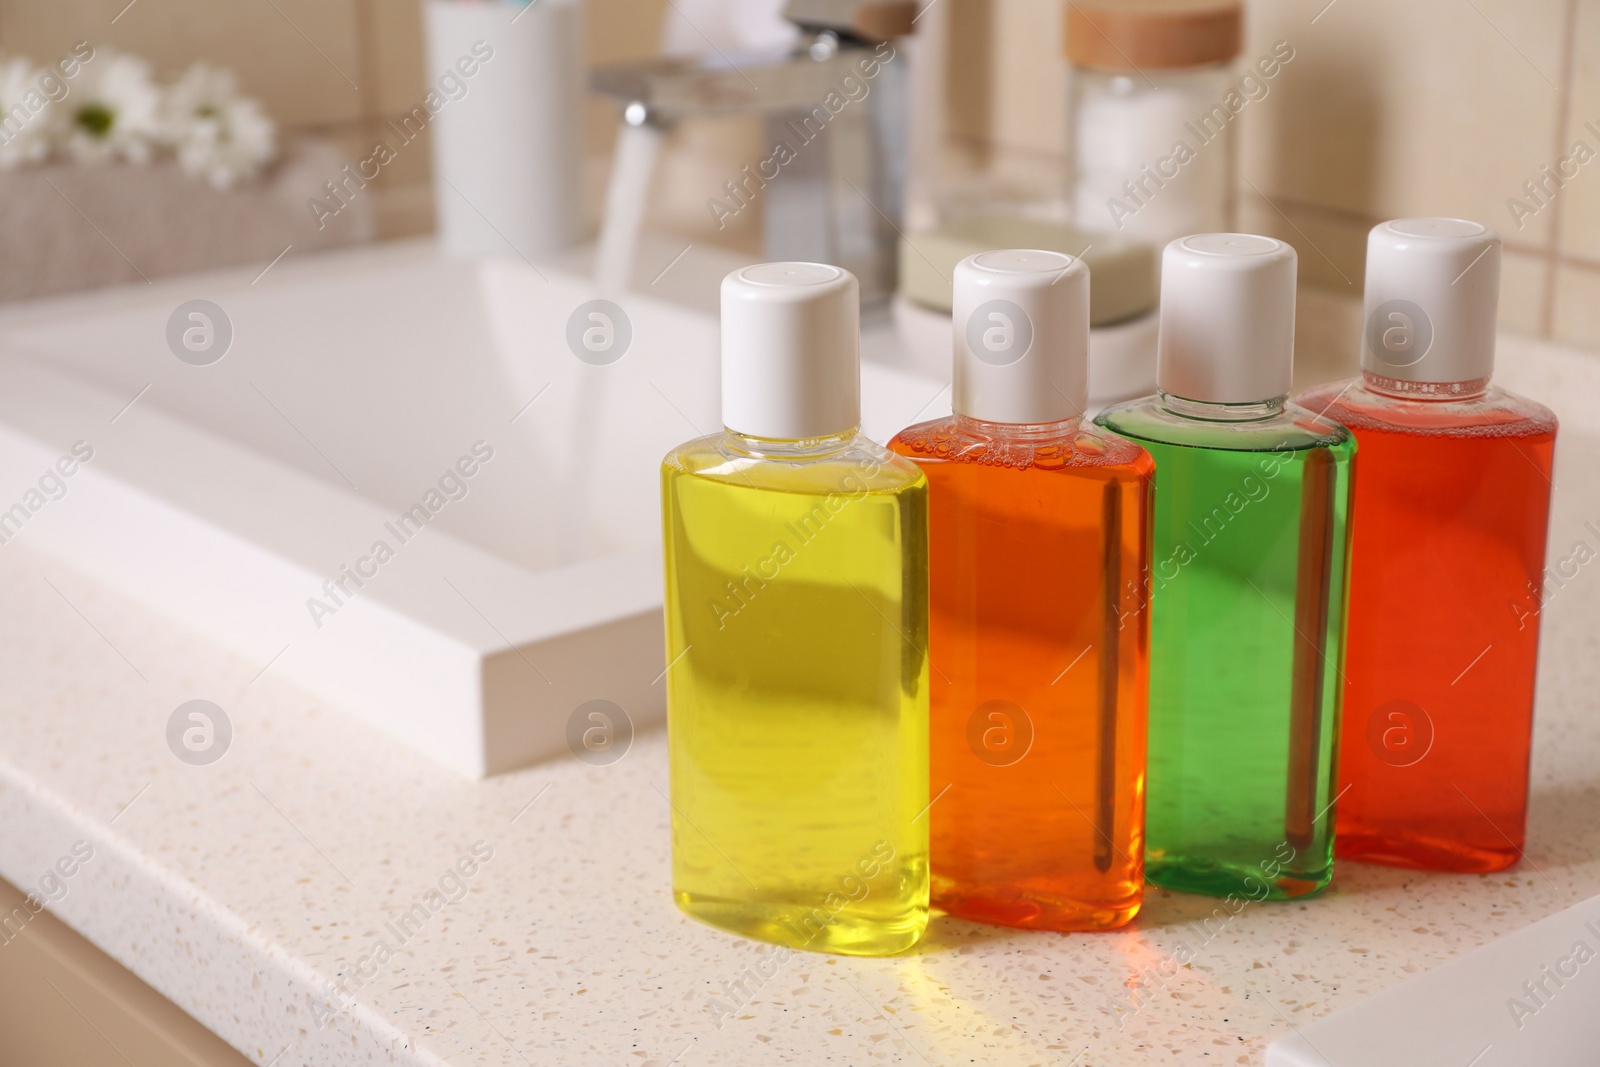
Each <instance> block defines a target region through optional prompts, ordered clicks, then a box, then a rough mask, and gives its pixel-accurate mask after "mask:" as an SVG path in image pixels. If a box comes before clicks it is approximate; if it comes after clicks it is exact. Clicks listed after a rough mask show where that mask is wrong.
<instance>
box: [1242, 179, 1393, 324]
mask: <svg viewBox="0 0 1600 1067" xmlns="http://www.w3.org/2000/svg"><path fill="white" fill-rule="evenodd" d="M1234 225H1235V226H1236V227H1237V228H1238V229H1240V230H1242V231H1244V232H1245V233H1259V234H1265V235H1266V236H1268V237H1276V238H1278V239H1279V240H1280V241H1287V242H1288V243H1289V244H1291V245H1293V246H1294V250H1295V252H1296V253H1297V254H1298V255H1299V257H1300V284H1301V285H1302V286H1307V285H1314V286H1321V287H1322V288H1324V289H1331V290H1334V291H1335V292H1337V293H1339V294H1341V295H1346V296H1355V297H1356V298H1358V299H1359V298H1360V296H1361V283H1362V278H1363V277H1364V274H1365V267H1366V258H1367V231H1368V230H1369V229H1371V228H1372V227H1371V225H1370V224H1369V223H1367V222H1366V220H1364V219H1361V218H1356V217H1352V216H1349V215H1344V214H1341V213H1338V212H1331V211H1327V210H1323V209H1319V208H1314V207H1308V206H1306V205H1302V204H1296V203H1292V202H1290V201H1287V200H1284V199H1281V198H1278V197H1273V198H1272V199H1271V200H1270V201H1268V200H1266V199H1264V198H1263V197H1260V196H1257V195H1255V194H1254V193H1249V192H1246V193H1241V194H1240V196H1239V198H1238V201H1237V204H1236V206H1235V211H1234Z"/></svg>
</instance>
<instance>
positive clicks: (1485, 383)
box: [1361, 368, 1489, 400]
mask: <svg viewBox="0 0 1600 1067" xmlns="http://www.w3.org/2000/svg"><path fill="white" fill-rule="evenodd" d="M1361 382H1362V384H1363V385H1365V386H1366V387H1367V388H1368V389H1370V390H1372V391H1373V392H1374V393H1381V394H1383V395H1384V396H1391V397H1396V398H1398V399H1401V400H1472V399H1474V398H1476V397H1480V396H1482V395H1483V394H1484V393H1486V392H1488V391H1489V376H1488V375H1487V374H1486V375H1484V376H1483V377H1482V378H1471V379H1468V380H1467V381H1464V382H1408V381H1406V380H1405V379H1403V378H1389V377H1385V376H1384V375H1382V374H1376V373H1374V372H1372V371H1370V370H1366V369H1364V368H1363V370H1362V371H1361Z"/></svg>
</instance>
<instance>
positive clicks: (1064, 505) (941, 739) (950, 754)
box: [889, 251, 1154, 930]
mask: <svg viewBox="0 0 1600 1067" xmlns="http://www.w3.org/2000/svg"><path fill="white" fill-rule="evenodd" d="M953 297H954V299H953V304H954V317H955V368H954V394H953V396H954V400H953V404H952V406H953V408H954V411H955V414H954V415H952V416H951V417H949V418H944V419H936V420H934V421H932V422H925V423H921V424H919V425H916V426H912V427H910V428H909V429H907V430H904V431H902V432H901V433H900V434H899V435H898V436H896V437H895V439H894V440H893V441H891V442H890V444H889V447H890V448H891V449H892V450H894V451H895V452H898V453H899V454H900V455H902V456H906V457H908V458H909V459H911V460H913V461H914V462H916V463H917V465H918V466H920V467H921V468H922V470H923V473H924V474H925V475H926V476H927V479H928V509H929V583H930V584H929V646H928V653H929V661H930V664H931V668H932V669H931V676H930V682H929V684H930V696H931V705H932V706H931V722H930V731H929V739H930V775H929V801H930V807H929V809H928V812H927V817H928V819H929V820H930V824H929V832H930V835H931V838H930V854H929V861H930V868H931V875H932V896H933V904H934V906H935V907H937V908H940V909H942V910H943V911H945V912H946V913H948V914H950V915H955V916H959V917H961V918H966V919H972V920H976V921H979V922H988V923H996V924H1000V925H1006V926H1018V927H1031V928H1036V929H1047V930H1093V929H1109V928H1112V927H1116V926H1121V925H1122V924H1124V923H1126V922H1128V921H1129V920H1130V919H1132V918H1133V917H1134V915H1135V914H1137V912H1138V910H1139V906H1140V903H1141V900H1142V895H1143V888H1144V767H1145V700H1146V685H1147V680H1146V679H1147V652H1148V626H1147V621H1146V620H1147V615H1146V611H1145V602H1144V601H1145V591H1146V588H1147V586H1146V572H1147V569H1148V538H1149V534H1148V515H1149V507H1150V494H1151V478H1152V472H1153V470H1154V465H1153V462H1152V460H1151V459H1150V456H1149V454H1148V453H1147V452H1145V450H1144V449H1142V448H1140V447H1139V446H1138V445H1136V444H1134V443H1132V442H1130V441H1128V440H1126V439H1124V438H1121V437H1117V436H1115V435H1113V434H1110V433H1107V432H1104V431H1102V430H1100V429H1099V428H1098V427H1096V426H1094V425H1093V424H1091V423H1088V422H1087V421H1085V420H1084V419H1083V418H1082V414H1083V405H1084V404H1085V402H1086V401H1087V394H1088V390H1087V379H1088V374H1087V371H1088V344H1089V272H1088V269H1087V268H1086V267H1085V266H1084V265H1083V263H1082V261H1080V260H1077V259H1074V258H1072V257H1070V256H1063V255H1060V254H1058V253H1055V252H1040V251H994V252H985V253H982V254H980V255H976V256H971V257H968V258H967V259H965V260H963V261H962V262H961V263H959V264H958V265H957V266H956V271H955V277H954V293H953Z"/></svg>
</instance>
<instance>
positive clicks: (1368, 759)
mask: <svg viewBox="0 0 1600 1067" xmlns="http://www.w3.org/2000/svg"><path fill="white" fill-rule="evenodd" d="M1499 286H1500V238H1499V237H1498V236H1497V235H1496V234H1495V232H1494V231H1493V230H1491V229H1489V228H1488V227H1486V226H1482V225H1479V224H1478V223H1475V222H1469V221H1464V220H1461V219H1400V220H1396V221H1393V222H1386V223H1383V224H1382V225H1379V226H1377V227H1375V228H1374V229H1373V230H1372V233H1371V234H1370V236H1369V238H1368V242H1367V279H1366V319H1365V323H1366V325H1365V330H1364V336H1363V342H1362V356H1361V367H1362V370H1361V377H1360V378H1357V379H1354V380H1352V381H1348V382H1336V383H1334V384H1332V385H1325V386H1321V387H1319V388H1316V389H1313V390H1311V391H1310V392H1308V393H1307V394H1305V395H1304V396H1302V397H1300V403H1301V404H1302V405H1304V406H1305V407H1308V408H1310V409H1311V410H1312V411H1315V412H1318V413H1322V414H1326V415H1327V416H1328V417H1329V418H1331V419H1334V420H1336V421H1338V422H1341V423H1343V424H1344V425H1345V426H1347V427H1349V428H1350V429H1351V430H1352V431H1353V432H1354V433H1355V437H1356V441H1357V444H1358V447H1359V454H1360V461H1359V463H1358V467H1357V471H1356V478H1355V494H1354V501H1353V505H1352V509H1353V512H1354V515H1355V519H1354V529H1353V533H1352V545H1351V559H1350V609H1349V637H1348V642H1347V644H1346V654H1345V655H1346V659H1345V698H1344V724H1343V732H1342V736H1341V739H1340V748H1339V777H1340V789H1341V793H1340V796H1339V803H1338V837H1337V845H1336V854H1337V855H1338V856H1339V857H1340V858H1343V859H1352V860H1360V861H1363V862H1367V863H1380V864H1386V865H1390V866H1398V867H1414V868H1421V869H1424V870H1443V871H1478V872H1482V871H1496V870H1500V869H1502V868H1505V867H1509V866H1511V865H1512V864H1513V863H1515V862H1516V861H1517V859H1518V858H1519V857H1520V856H1521V854H1522V847H1523V840H1524V827H1525V823H1526V820H1527V809H1528V756H1529V750H1530V747H1531V742H1532V734H1533V691H1534V675H1535V673H1536V669H1537V663H1538V653H1539V606H1540V603H1541V595H1540V588H1541V582H1542V576H1543V571H1544V556H1545V535H1546V530H1547V526H1548V523H1549V512H1550V491H1551V470H1552V466H1553V461H1554V452H1555V438H1556V419H1555V416H1554V415H1553V414H1551V412H1550V410H1549V409H1548V408H1546V407H1544V406H1543V405H1541V404H1537V403H1534V402H1533V401H1531V400H1525V399H1523V398H1521V397H1518V396H1514V395H1512V394H1511V393H1508V392H1506V391H1504V390H1502V389H1500V388H1498V387H1496V386H1494V385H1492V384H1491V383H1490V381H1489V378H1490V374H1491V373H1492V372H1493V370H1494V339H1495V305H1496V302H1497V299H1498V296H1499Z"/></svg>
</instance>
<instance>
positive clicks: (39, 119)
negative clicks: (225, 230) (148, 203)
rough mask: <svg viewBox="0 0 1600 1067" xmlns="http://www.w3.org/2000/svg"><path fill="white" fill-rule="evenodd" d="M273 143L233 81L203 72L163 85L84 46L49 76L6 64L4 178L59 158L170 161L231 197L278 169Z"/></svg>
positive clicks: (1, 97) (137, 66)
mask: <svg viewBox="0 0 1600 1067" xmlns="http://www.w3.org/2000/svg"><path fill="white" fill-rule="evenodd" d="M276 134H277V130H276V127H275V126H274V125H273V122H272V119H271V118H269V117H268V116H267V114H266V112H265V111H263V110H262V108H261V105H260V103H259V102H257V101H256V100H253V99H251V98H250V97H247V96H241V95H240V94H239V91H238V85H237V83H236V82H235V80H234V77H233V73H232V72H231V71H228V70H223V69H220V68H217V67H212V66H210V65H208V64H206V63H196V64H194V65H193V66H192V67H190V68H189V69H188V70H187V71H186V72H184V74H183V75H182V76H181V77H179V78H178V79H177V80H176V81H174V82H172V83H171V84H168V85H161V84H158V83H157V82H156V81H155V80H154V78H153V77H152V76H151V73H150V64H148V63H146V62H145V61H144V60H142V59H140V58H138V57H137V56H133V55H129V54H127V53H120V52H114V51H112V50H111V49H109V48H101V49H95V48H93V47H91V46H90V45H88V44H87V42H82V43H80V44H79V45H78V46H77V47H76V48H75V49H74V51H73V53H72V54H71V55H70V56H67V57H64V58H63V59H61V60H60V61H58V62H57V63H55V64H53V65H51V66H47V67H38V66H36V65H35V64H33V63H32V62H30V61H29V60H27V59H24V58H20V57H16V58H9V59H3V60H0V169H9V168H12V167H16V166H21V165H27V164H37V163H43V162H46V161H48V160H50V159H52V158H57V157H62V158H66V159H71V160H75V161H77V162H84V163H90V162H104V161H108V160H121V161H125V162H128V163H135V164H144V163H148V162H150V161H151V160H152V159H155V158H158V157H159V156H160V155H162V154H164V153H171V154H172V155H173V156H174V157H175V158H176V159H177V161H178V165H179V166H180V167H182V169H183V171H184V173H186V174H190V175H193V176H195V177H202V178H205V179H206V180H207V181H208V182H210V183H211V184H212V186H214V187H215V188H218V189H227V188H229V187H231V186H233V185H234V184H235V183H236V182H239V181H242V180H248V179H251V178H254V177H256V176H258V175H259V174H260V173H261V171H262V170H263V169H264V168H265V167H266V166H267V164H269V163H271V162H272V160H273V159H274V158H275V157H276V155H277V145H276Z"/></svg>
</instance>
